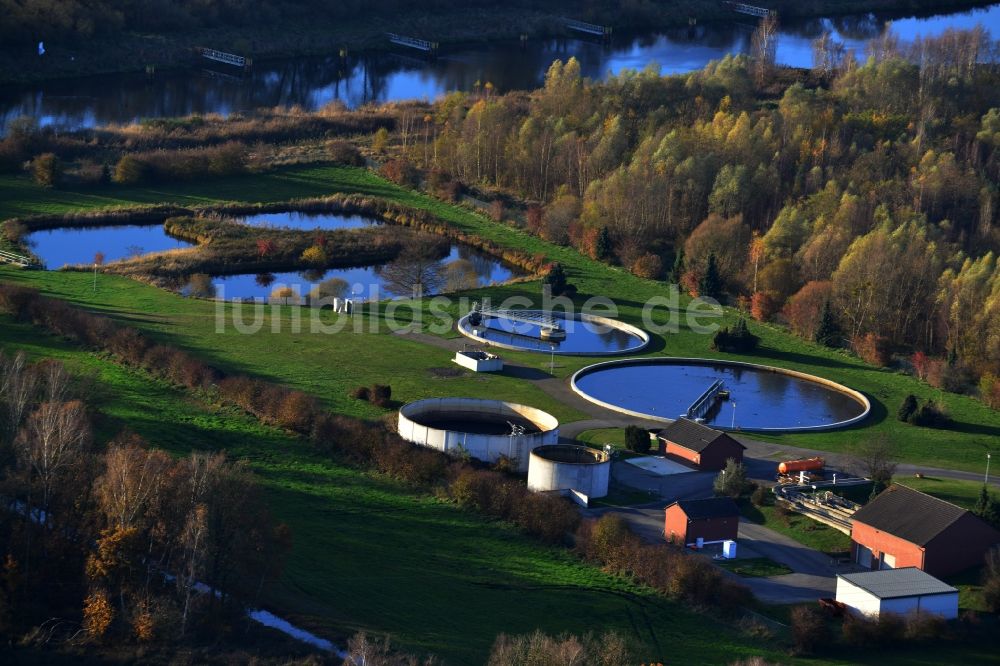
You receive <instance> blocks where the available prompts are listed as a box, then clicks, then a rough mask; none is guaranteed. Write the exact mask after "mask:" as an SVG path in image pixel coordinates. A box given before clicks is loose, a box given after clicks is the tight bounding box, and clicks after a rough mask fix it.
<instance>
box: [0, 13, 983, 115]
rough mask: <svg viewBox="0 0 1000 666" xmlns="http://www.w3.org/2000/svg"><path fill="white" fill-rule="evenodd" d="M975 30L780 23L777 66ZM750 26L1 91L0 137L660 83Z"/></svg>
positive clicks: (924, 21) (736, 48) (946, 19)
mask: <svg viewBox="0 0 1000 666" xmlns="http://www.w3.org/2000/svg"><path fill="white" fill-rule="evenodd" d="M978 24H982V25H983V26H985V27H986V28H987V29H991V30H992V31H993V32H994V33H1000V5H992V6H990V7H988V8H985V9H974V10H962V11H957V12H942V13H941V14H938V15H934V16H926V17H921V18H905V15H886V14H881V15H876V14H872V13H866V14H854V15H845V16H837V17H831V18H815V19H788V20H787V21H782V24H781V27H780V35H779V39H778V46H777V59H778V62H780V63H782V64H786V65H793V66H797V67H810V66H811V65H812V46H811V44H812V40H813V39H815V38H817V37H819V36H820V35H822V34H823V33H824V32H825V31H830V32H832V33H833V36H834V37H835V38H836V39H838V40H839V41H842V42H844V43H845V44H846V45H847V46H848V47H849V48H854V49H855V50H856V51H857V52H858V54H859V55H861V56H862V57H863V56H864V50H865V49H864V45H865V43H866V42H867V41H868V40H870V39H873V38H876V37H879V36H880V35H882V34H884V33H885V32H886V30H888V29H889V27H890V26H891V29H892V30H893V31H894V32H895V33H896V34H897V35H898V36H899V37H900V38H901V40H902V41H903V42H906V41H909V40H912V39H913V38H915V37H916V36H918V35H924V36H929V35H936V34H940V33H941V32H943V31H944V30H947V29H949V28H971V27H974V26H976V25H978ZM752 31H753V19H750V18H749V17H745V16H741V15H738V14H735V13H734V14H733V17H732V20H729V21H722V22H718V23H712V24H705V25H699V26H696V27H695V28H694V29H692V30H689V29H687V28H678V29H675V30H664V31H660V32H648V33H641V34H631V35H628V34H617V33H616V35H615V36H614V38H613V39H612V40H611V41H610V42H608V43H599V42H594V41H587V40H584V39H570V38H560V39H536V40H529V41H528V43H527V44H526V45H524V46H522V45H521V44H519V43H494V44H488V45H485V46H477V47H476V48H458V49H454V50H447V51H445V52H444V53H442V54H441V55H440V56H439V57H437V58H434V59H422V58H416V57H413V56H412V54H405V53H362V54H358V55H351V56H350V57H348V58H347V59H341V58H340V57H339V56H336V55H331V56H319V57H316V56H310V57H299V58H289V59H283V60H271V61H258V62H257V63H256V65H255V67H254V69H253V70H252V71H251V72H250V73H248V74H245V75H237V76H233V75H232V74H233V72H232V71H228V70H227V69H226V68H225V67H224V66H220V67H217V68H210V67H204V68H193V69H186V70H180V71H170V72H158V73H157V74H155V75H153V76H151V77H148V76H146V75H145V74H114V75H108V76H91V77H79V78H75V79H65V80H60V81H52V82H46V83H41V84H38V85H35V86H29V87H25V88H15V87H12V86H8V87H5V88H4V89H3V90H0V131H2V129H3V126H5V125H6V123H7V122H9V121H10V120H12V119H14V118H17V117H19V116H30V117H32V118H34V119H36V120H37V121H38V123H39V124H41V125H55V126H59V127H64V128H69V129H78V128H82V127H93V126H97V125H104V124H107V123H126V122H133V121H136V120H139V119H141V118H160V117H175V116H183V115H188V114H193V113H198V114H207V113H218V114H222V115H228V114H230V113H233V112H237V111H248V110H252V109H255V108H258V107H272V106H279V107H291V106H293V105H297V106H300V107H302V108H303V109H306V110H315V109H318V108H320V107H322V106H324V105H325V104H328V103H330V102H332V101H338V100H339V101H341V102H343V103H345V104H346V105H347V106H349V107H352V108H354V107H357V106H360V105H362V104H365V103H367V102H370V101H379V102H385V101H396V100H404V99H434V98H436V97H438V96H439V95H441V94H443V93H445V92H448V91H452V90H466V91H468V90H472V89H473V88H474V86H475V85H476V82H486V81H489V82H492V83H493V84H494V85H495V86H496V89H497V90H498V91H501V92H502V91H507V90H515V89H530V88H536V87H538V86H540V85H541V83H542V81H543V78H544V75H545V71H546V69H548V67H549V65H550V64H551V63H552V61H553V60H554V59H556V58H561V59H566V58H569V57H571V56H575V57H576V58H577V59H578V60H579V61H580V65H581V70H582V72H583V74H584V75H585V76H588V77H590V78H592V79H602V78H604V77H605V76H607V74H608V73H609V72H611V73H618V72H620V71H622V70H623V69H626V68H628V69H642V68H644V67H646V66H647V65H649V64H651V63H657V64H658V65H659V66H660V68H661V71H663V72H664V73H677V72H689V71H692V70H695V69H700V68H702V67H704V66H705V64H706V63H708V62H709V61H710V60H718V59H719V58H722V57H723V56H725V55H726V54H728V53H745V52H747V51H748V50H749V46H750V34H751V32H752Z"/></svg>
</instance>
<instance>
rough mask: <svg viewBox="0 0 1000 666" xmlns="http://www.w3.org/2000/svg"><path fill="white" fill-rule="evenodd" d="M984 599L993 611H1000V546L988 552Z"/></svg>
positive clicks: (985, 568)
mask: <svg viewBox="0 0 1000 666" xmlns="http://www.w3.org/2000/svg"><path fill="white" fill-rule="evenodd" d="M983 601H984V602H985V603H986V608H988V609H989V610H990V612H993V613H1000V548H994V549H992V550H991V551H989V552H988V553H986V566H984V567H983Z"/></svg>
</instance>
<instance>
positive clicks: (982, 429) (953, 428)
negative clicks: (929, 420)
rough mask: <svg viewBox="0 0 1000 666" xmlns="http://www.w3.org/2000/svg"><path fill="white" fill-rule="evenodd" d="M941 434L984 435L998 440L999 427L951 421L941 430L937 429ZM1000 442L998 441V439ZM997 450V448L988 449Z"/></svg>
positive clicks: (999, 434) (999, 436) (999, 435)
mask: <svg viewBox="0 0 1000 666" xmlns="http://www.w3.org/2000/svg"><path fill="white" fill-rule="evenodd" d="M937 430H941V431H942V432H949V431H950V432H962V433H966V434H969V435H986V436H987V437H997V438H1000V427H998V426H991V425H986V424H984V423H965V422H964V421H951V422H950V423H948V425H947V426H945V427H943V428H937ZM998 441H1000V439H998ZM989 448H991V449H994V450H995V449H997V448H998V447H997V446H992V447H989Z"/></svg>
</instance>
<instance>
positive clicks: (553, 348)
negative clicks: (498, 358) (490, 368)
mask: <svg viewBox="0 0 1000 666" xmlns="http://www.w3.org/2000/svg"><path fill="white" fill-rule="evenodd" d="M458 331H459V333H461V334H462V335H464V336H466V337H467V338H472V339H473V340H475V341H477V342H481V343H484V344H487V345H491V346H493V347H499V348H501V349H514V350H518V351H533V352H541V353H545V354H560V355H564V356H574V355H575V356H614V355H619V354H633V353H635V352H638V351H641V350H642V349H644V348H645V347H646V345H648V344H649V334H648V333H646V332H645V331H644V330H642V329H641V328H638V327H636V326H632V325H631V324H626V323H624V322H621V321H618V320H617V319H611V318H610V317H602V316H599V315H595V314H587V313H579V314H575V315H569V314H566V313H563V312H549V311H544V310H498V311H494V312H490V311H486V312H479V311H476V310H474V311H472V312H470V313H469V314H467V315H466V316H464V317H462V318H461V319H460V320H459V321H458Z"/></svg>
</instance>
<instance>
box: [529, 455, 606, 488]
mask: <svg viewBox="0 0 1000 666" xmlns="http://www.w3.org/2000/svg"><path fill="white" fill-rule="evenodd" d="M610 476H611V459H610V458H609V457H608V454H607V453H605V452H604V451H597V450H595V449H588V448H587V447H586V446H576V445H572V444H557V445H555V446H540V447H538V448H537V449H535V450H534V451H532V452H531V462H530V463H529V465H528V490H534V491H536V492H552V491H562V492H569V491H571V490H575V491H577V492H578V493H581V494H583V495H586V496H587V498H588V499H597V498H599V497H604V496H606V495H607V494H608V480H609V478H610Z"/></svg>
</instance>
